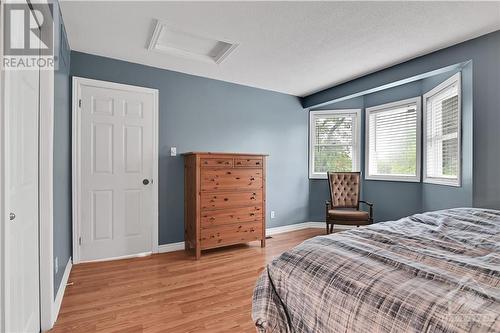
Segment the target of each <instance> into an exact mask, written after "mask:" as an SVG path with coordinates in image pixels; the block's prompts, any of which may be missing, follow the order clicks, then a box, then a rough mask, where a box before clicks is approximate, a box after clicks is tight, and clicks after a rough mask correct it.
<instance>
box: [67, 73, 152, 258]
mask: <svg viewBox="0 0 500 333" xmlns="http://www.w3.org/2000/svg"><path fill="white" fill-rule="evenodd" d="M75 83H76V86H77V94H78V101H75V102H76V103H78V107H77V111H76V112H77V117H78V119H77V127H78V128H77V132H78V134H79V135H78V134H77V135H78V138H77V140H78V141H79V154H80V156H79V158H78V160H79V166H77V169H78V170H79V175H78V177H79V184H80V186H78V185H77V187H79V188H78V192H79V193H78V198H77V200H79V202H77V206H80V207H79V214H80V216H79V220H80V221H79V236H78V240H77V241H78V246H79V248H78V250H79V261H91V260H98V259H112V258H119V257H126V256H131V255H136V254H141V253H145V252H156V247H157V245H155V244H154V242H156V244H157V237H158V236H157V229H158V222H157V219H156V209H157V207H156V205H157V203H156V200H155V198H156V188H157V187H156V182H157V179H156V175H155V173H156V171H155V170H156V163H157V157H156V154H157V150H156V149H155V144H156V140H155V135H156V132H157V131H156V105H157V100H156V99H157V91H156V90H153V89H147V88H140V87H132V86H126V85H119V84H114V83H110V82H102V81H95V80H87V79H80V78H75V82H74V84H75Z"/></svg>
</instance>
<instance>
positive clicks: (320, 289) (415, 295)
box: [252, 208, 500, 333]
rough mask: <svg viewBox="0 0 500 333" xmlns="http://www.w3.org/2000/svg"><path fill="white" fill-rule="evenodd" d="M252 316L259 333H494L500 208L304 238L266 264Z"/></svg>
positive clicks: (499, 294) (499, 289)
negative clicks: (499, 209)
mask: <svg viewBox="0 0 500 333" xmlns="http://www.w3.org/2000/svg"><path fill="white" fill-rule="evenodd" d="M252 317H253V320H254V321H255V325H256V327H257V331H258V332H280V333H285V332H287V333H288V332H370V333H374V332H500V211H494V210H484V209H472V208H459V209H449V210H443V211H438V212H430V213H424V214H416V215H413V216H409V217H406V218H403V219H400V220H398V221H390V222H384V223H377V224H375V225H372V226H369V227H363V228H358V229H353V230H350V231H345V232H341V233H337V234H332V235H328V236H319V237H315V238H312V239H309V240H307V241H305V242H303V243H302V244H300V245H299V246H297V247H295V248H293V249H292V250H290V251H288V252H285V253H283V254H282V255H281V256H279V257H278V258H276V259H275V260H274V261H272V262H271V263H270V264H269V265H268V266H267V267H266V269H265V270H264V272H263V273H262V275H261V276H260V277H259V279H258V281H257V285H256V287H255V290H254V295H253V307H252Z"/></svg>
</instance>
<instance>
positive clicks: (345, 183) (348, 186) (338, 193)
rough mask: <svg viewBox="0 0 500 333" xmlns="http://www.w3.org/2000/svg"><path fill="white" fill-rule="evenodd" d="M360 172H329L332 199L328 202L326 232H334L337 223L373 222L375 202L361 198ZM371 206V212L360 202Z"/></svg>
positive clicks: (356, 223) (363, 223)
mask: <svg viewBox="0 0 500 333" xmlns="http://www.w3.org/2000/svg"><path fill="white" fill-rule="evenodd" d="M360 178H361V176H360V173H359V172H328V185H329V188H330V201H327V202H326V233H327V234H330V233H332V232H333V226H334V225H335V224H343V225H355V226H358V227H359V226H360V225H368V224H371V223H373V204H372V203H369V202H366V201H363V200H359V197H360ZM360 203H364V204H366V205H368V206H369V208H370V209H369V212H366V211H363V210H360V209H359V204H360Z"/></svg>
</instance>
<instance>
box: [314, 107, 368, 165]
mask: <svg viewBox="0 0 500 333" xmlns="http://www.w3.org/2000/svg"><path fill="white" fill-rule="evenodd" d="M311 112H313V111H311ZM357 118H358V116H357V114H356V113H346V112H340V113H335V111H331V113H316V114H314V116H313V117H312V118H311V121H312V123H311V135H312V137H311V154H312V165H311V168H312V171H313V174H326V172H327V171H333V172H342V171H353V170H354V169H355V168H356V163H357V158H356V154H357V146H356V144H357V140H356V135H355V134H356V130H357V121H358V119H357Z"/></svg>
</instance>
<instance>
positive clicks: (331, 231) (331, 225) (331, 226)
mask: <svg viewBox="0 0 500 333" xmlns="http://www.w3.org/2000/svg"><path fill="white" fill-rule="evenodd" d="M330 233H333V223H332V224H330Z"/></svg>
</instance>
